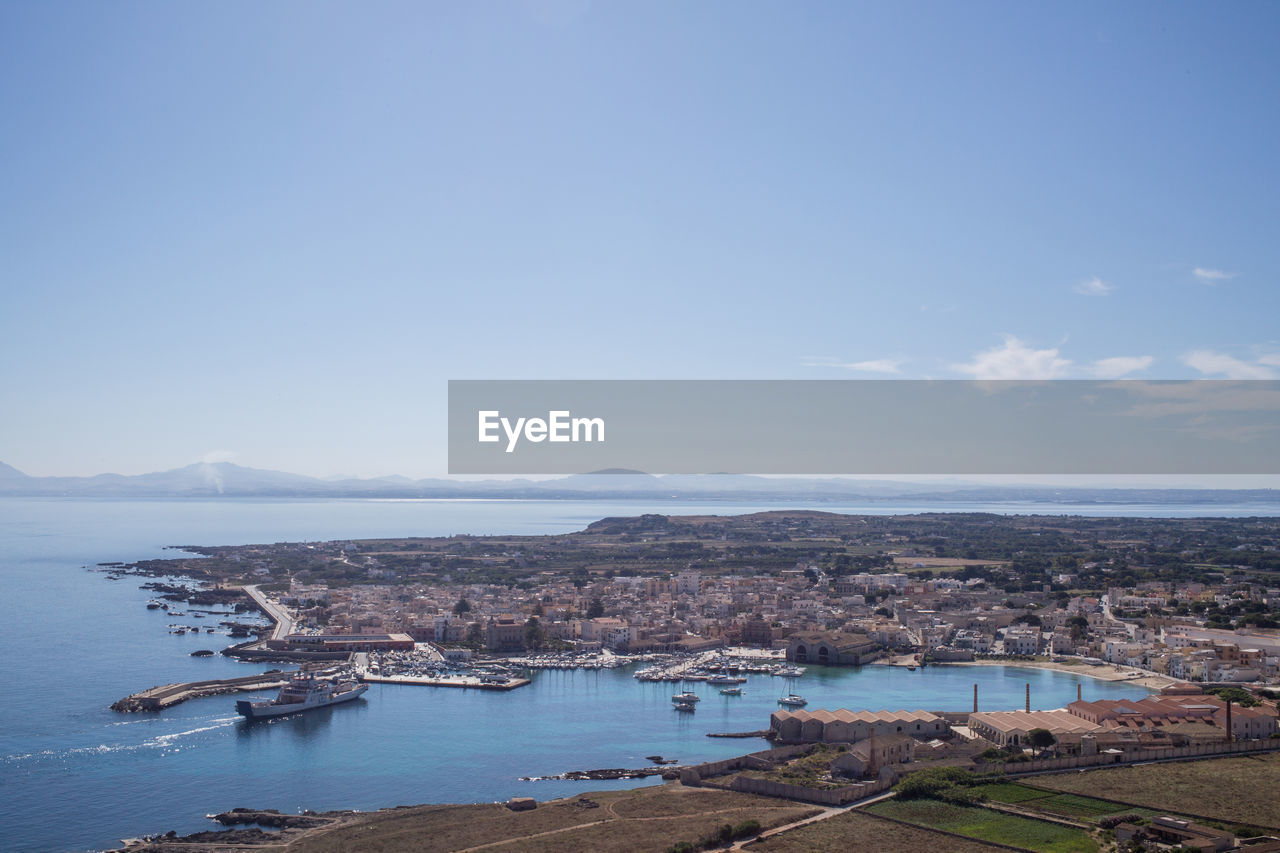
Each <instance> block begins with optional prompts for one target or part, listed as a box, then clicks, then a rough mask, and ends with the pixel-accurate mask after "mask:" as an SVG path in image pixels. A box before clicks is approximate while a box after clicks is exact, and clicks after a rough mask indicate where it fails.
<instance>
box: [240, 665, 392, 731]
mask: <svg viewBox="0 0 1280 853" xmlns="http://www.w3.org/2000/svg"><path fill="white" fill-rule="evenodd" d="M368 689H369V685H367V684H357V683H356V681H355V680H354V679H352V678H351V677H350V676H344V677H342V678H340V679H335V680H333V681H325V680H322V679H319V678H316V677H315V676H314V675H311V674H310V673H306V674H304V673H301V672H300V673H297V674H296V675H294V676H293V678H292V679H290V680H289V683H288V684H286V685H285V686H284V687H281V688H280V693H279V694H277V696H276V698H274V699H272V700H271V701H270V702H250V701H249V700H247V699H241V700H239V701H238V702H236V711H237V712H238V713H239V714H241V715H243V716H245V717H247V718H249V719H250V720H257V719H262V718H264V717H280V716H283V715H284V714H296V713H298V712H299V711H311V710H314V709H316V708H325V707H328V706H329V705H336V704H338V703H339V702H348V701H350V700H352V699H355V698H356V697H358V696H360V695H362V694H363V693H364V692H365V691H366V690H368Z"/></svg>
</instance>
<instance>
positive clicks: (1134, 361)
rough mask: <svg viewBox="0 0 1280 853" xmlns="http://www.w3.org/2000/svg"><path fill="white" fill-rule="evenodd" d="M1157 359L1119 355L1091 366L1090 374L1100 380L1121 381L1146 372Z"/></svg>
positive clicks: (1144, 356) (1146, 356) (1098, 361)
mask: <svg viewBox="0 0 1280 853" xmlns="http://www.w3.org/2000/svg"><path fill="white" fill-rule="evenodd" d="M1154 361H1155V359H1154V358H1152V357H1151V356H1149V355H1134V356H1128V355H1118V356H1115V357H1113V358H1100V359H1098V360H1097V361H1095V362H1094V363H1093V364H1091V365H1089V372H1090V373H1092V374H1093V375H1094V376H1096V377H1098V378H1099V379H1119V378H1120V377H1121V376H1127V375H1128V374H1130V373H1137V372H1138V371H1140V370H1146V369H1147V368H1148V367H1150V366H1151V364H1152V362H1154Z"/></svg>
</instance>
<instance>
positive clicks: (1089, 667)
mask: <svg viewBox="0 0 1280 853" xmlns="http://www.w3.org/2000/svg"><path fill="white" fill-rule="evenodd" d="M918 665H919V664H918V663H917V662H916V659H915V656H914V655H900V656H898V657H896V658H894V659H893V660H890V661H884V662H877V663H876V664H873V666H918ZM928 666H1007V667H1022V668H1024V669H1050V670H1053V671H1055V672H1068V673H1075V674H1076V675H1084V676H1088V677H1089V678H1096V679H1098V680H1100V681H1123V682H1125V683H1127V684H1136V685H1138V686H1140V687H1145V688H1147V689H1148V690H1156V691H1158V690H1161V689H1163V688H1165V687H1168V686H1169V685H1170V684H1178V683H1180V682H1179V680H1178V679H1176V678H1170V677H1169V676H1167V675H1157V674H1156V673H1154V672H1152V673H1142V672H1141V670H1135V669H1133V668H1132V667H1122V666H1116V665H1114V664H1093V663H1084V662H1080V663H1066V662H1060V661H1052V660H1026V661H1023V660H1016V661H1015V660H966V661H939V662H937V663H929V664H928ZM1134 672H1138V673H1140V674H1139V675H1138V676H1137V677H1134V676H1133V675H1131V673H1134Z"/></svg>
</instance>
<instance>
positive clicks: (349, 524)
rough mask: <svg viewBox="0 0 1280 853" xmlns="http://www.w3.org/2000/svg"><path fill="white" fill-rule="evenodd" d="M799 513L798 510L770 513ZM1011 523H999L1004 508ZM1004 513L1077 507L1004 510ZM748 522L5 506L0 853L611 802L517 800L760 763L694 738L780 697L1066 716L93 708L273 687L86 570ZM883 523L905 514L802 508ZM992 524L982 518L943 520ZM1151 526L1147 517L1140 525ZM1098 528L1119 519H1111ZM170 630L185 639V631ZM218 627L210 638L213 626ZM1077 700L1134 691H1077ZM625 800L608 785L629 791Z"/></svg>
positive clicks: (914, 680)
mask: <svg viewBox="0 0 1280 853" xmlns="http://www.w3.org/2000/svg"><path fill="white" fill-rule="evenodd" d="M776 506H787V507H791V508H799V507H802V506H807V505H804V504H785V505H776ZM1000 506H1007V505H1000ZM1016 507H1017V508H1016V509H1013V510H1010V509H1004V510H1003V511H1017V512H1033V511H1040V512H1049V511H1055V510H1056V511H1061V512H1081V511H1082V510H1084V509H1085V508H1075V509H1074V510H1072V509H1070V508H1063V507H1061V506H1058V505H1054V506H1052V507H1048V506H1045V507H1036V506H1033V505H1026V504H1018V505H1016ZM763 508H767V507H764V506H762V505H760V504H729V503H695V502H670V503H661V502H658V503H639V502H628V503H611V502H554V501H548V502H511V501H456V502H455V501H325V500H311V501H289V500H269V501H244V500H236V501H184V502H164V501H111V500H82V499H76V500H72V499H67V500H58V499H37V500H22V499H0V594H2V595H3V598H4V601H5V603H6V605H7V606H6V608H5V616H4V619H3V620H0V683H3V684H4V685H5V687H6V690H5V696H6V700H5V703H4V705H3V709H4V710H3V712H0V713H2V714H3V722H4V725H3V726H2V727H0V833H2V835H3V838H4V839H5V841H4V843H5V846H6V848H7V849H15V850H83V849H95V848H101V847H106V846H112V845H113V844H114V843H115V842H116V840H117V839H119V838H121V837H124V836H130V835H138V834H143V833H153V832H161V831H166V830H169V829H177V830H178V831H179V832H190V831H195V830H199V829H208V828H211V827H212V826H213V825H212V824H210V823H209V822H208V821H206V820H204V819H203V817H202V816H203V815H204V814H205V813H206V812H210V811H221V810H224V809H229V808H232V807H235V806H255V807H264V808H277V809H280V810H282V811H296V810H298V809H302V808H312V809H330V808H360V809H372V808H379V807H383V806H393V805H398V804H407V803H419V802H483V801H492V800H498V799H505V798H507V797H510V796H513V795H532V796H536V797H539V798H547V797H552V796H561V795H566V794H571V793H574V792H577V791H582V790H586V789H588V788H601V787H609V786H611V784H610V783H601V782H589V783H582V782H550V781H540V782H521V781H519V777H521V776H539V775H549V774H555V773H560V772H563V771H566V770H580V769H593V768H602V767H643V766H645V765H646V762H645V760H644V756H646V755H653V754H661V755H665V756H669V757H674V758H678V759H680V760H681V761H682V762H694V761H703V760H710V759H716V758H721V757H727V756H730V755H735V754H739V753H740V752H743V751H746V750H748V749H753V748H756V747H758V746H760V745H762V743H761V742H760V741H754V740H723V739H713V738H707V737H706V736H705V735H706V733H707V732H718V731H745V730H755V729H763V728H766V727H767V726H768V716H769V714H770V713H771V712H772V711H773V710H775V709H776V708H777V704H776V702H777V698H778V697H779V696H781V695H784V694H785V693H788V692H790V691H791V690H792V689H795V690H796V691H797V692H800V693H801V694H803V695H804V696H805V697H806V698H808V699H809V708H811V709H814V708H823V707H826V708H832V707H847V708H868V709H873V710H874V709H881V708H886V709H894V708H927V709H965V708H968V707H970V704H971V702H972V690H973V684H974V683H975V682H978V683H979V684H980V687H979V694H980V704H981V706H982V707H983V708H1009V707H1020V706H1021V705H1022V701H1023V691H1024V685H1025V684H1026V683H1028V682H1030V683H1031V689H1032V697H1033V704H1034V705H1035V706H1037V707H1058V706H1061V705H1062V704H1064V703H1065V702H1068V701H1070V700H1072V699H1074V698H1075V693H1076V684H1077V681H1078V680H1079V679H1078V678H1077V677H1076V676H1072V675H1069V674H1059V673H1051V672H1046V671H1041V670H1019V669H1005V668H998V667H929V668H927V669H924V670H919V671H916V672H909V671H906V670H902V669H890V668H887V667H874V666H873V667H866V668H864V669H862V670H849V669H822V668H818V667H811V668H810V669H809V672H808V674H807V675H806V676H805V677H804V678H802V679H799V680H797V681H795V682H794V683H793V684H789V683H787V682H784V681H783V680H781V679H777V678H771V677H767V676H753V677H752V678H751V679H750V680H749V681H748V683H747V684H746V685H744V688H745V690H746V694H745V695H744V696H741V697H724V696H720V695H719V693H718V691H716V690H714V689H713V688H710V687H707V686H699V687H698V688H697V690H698V692H699V693H701V695H702V696H703V701H702V702H701V703H700V704H699V706H698V710H697V712H696V713H695V714H693V715H685V714H679V713H676V712H674V711H672V709H671V703H670V696H671V693H672V692H674V689H675V686H674V685H670V684H646V683H641V682H639V681H636V680H635V679H633V678H631V677H630V673H629V672H627V671H601V672H554V671H553V672H543V673H539V674H538V675H537V676H536V677H535V679H534V683H533V684H532V685H530V686H528V687H525V688H521V689H519V690H516V691H513V692H511V693H488V692H479V691H464V690H450V689H432V688H425V687H409V686H393V685H373V686H371V688H370V690H369V692H368V693H367V694H366V696H365V697H364V698H363V699H361V700H357V702H356V703H353V704H352V705H348V706H343V707H338V708H333V709H328V710H323V711H319V712H314V713H312V714H308V715H304V716H302V717H297V718H291V719H284V720H275V721H271V722H267V723H257V724H254V725H252V726H251V725H248V724H246V723H244V722H242V721H240V720H239V718H237V717H236V715H235V714H234V710H233V709H234V702H235V699H236V698H244V695H243V694H241V695H239V696H235V695H233V696H220V697H210V698H207V699H201V700H196V701H192V702H188V703H186V704H184V705H180V706H178V707H176V708H173V709H170V710H168V711H165V712H163V713H161V714H158V715H145V716H144V715H120V714H116V713H114V712H112V711H110V710H109V709H108V708H107V706H108V705H109V704H110V703H111V702H113V701H115V700H116V699H119V698H120V697H122V696H124V695H125V694H128V693H132V692H134V691H136V690H139V689H143V688H145V687H149V686H151V685H154V684H161V683H166V682H170V681H180V680H188V679H196V678H212V677H226V676H229V675H244V674H249V673H252V672H258V671H262V670H263V669H267V668H270V666H271V665H270V664H267V665H248V664H239V663H236V662H234V661H231V660H228V659H226V658H222V657H221V656H215V657H213V658H200V659H197V658H191V657H190V656H189V653H190V652H191V651H193V650H195V649H198V648H214V649H217V648H221V647H222V646H223V645H226V644H228V643H230V640H229V639H228V638H226V637H223V636H209V635H203V634H202V635H190V634H188V635H185V636H175V635H170V634H168V633H167V632H166V630H165V627H164V626H165V625H166V624H167V623H168V622H170V621H173V620H172V618H171V617H169V616H168V615H167V614H165V613H163V612H161V611H147V610H146V609H145V607H144V604H145V602H146V601H147V599H148V598H149V597H150V595H149V593H148V592H147V591H146V590H142V589H139V588H138V584H139V583H140V582H141V581H140V580H139V579H135V578H126V579H125V580H121V581H108V580H106V579H105V576H104V575H102V574H98V573H94V572H89V571H86V570H85V568H84V567H85V566H92V565H93V564H95V563H98V562H102V561H110V560H122V561H132V560H137V559H144V558H148V557H159V556H164V555H165V554H166V553H168V554H169V555H172V552H165V551H164V550H163V548H164V546H166V545H176V544H237V543H250V542H275V541H290V540H291V541H297V540H316V539H330V538H359V537H372V536H388V535H423V536H430V535H447V534H452V533H474V534H485V533H559V532H565V531H569V530H577V529H581V528H582V527H583V526H585V525H586V524H588V523H590V522H591V521H594V520H596V519H598V518H600V517H603V516H606V515H632V514H638V513H641V512H665V513H717V514H733V513H740V512H753V511H758V510H760V509H763ZM812 508H815V509H825V510H829V511H844V512H864V513H866V512H876V513H890V512H902V511H925V510H927V509H929V508H927V507H921V506H914V507H906V506H893V507H889V506H875V507H865V506H844V505H832V504H817V505H813V506H812ZM946 508H947V509H954V510H957V511H961V510H963V511H984V510H985V511H1001V510H1000V509H999V508H998V507H997V506H995V505H964V506H958V505H957V506H950V505H949V506H947V507H946ZM1143 509H1146V510H1147V511H1142V510H1143ZM1214 509H1218V510H1219V511H1220V512H1221V514H1249V515H1257V514H1268V515H1274V514H1276V510H1275V508H1271V509H1269V510H1268V509H1267V508H1261V507H1258V506H1256V505H1253V506H1249V507H1247V508H1246V509H1244V510H1237V511H1236V512H1227V511H1222V508H1221V507H1217V508H1214V507H1201V508H1199V511H1198V512H1197V511H1195V508H1188V507H1179V508H1177V509H1176V510H1173V511H1171V512H1170V511H1169V510H1168V508H1163V507H1160V508H1135V507H1131V508H1130V512H1129V513H1124V514H1134V515H1155V514H1157V511H1156V510H1160V511H1162V512H1161V514H1172V512H1176V513H1177V514H1179V515H1182V514H1186V515H1196V514H1210V513H1211V512H1212V511H1213V510H1214ZM1111 514H1121V513H1118V512H1113V513H1111ZM179 621H182V622H189V621H190V620H189V619H186V618H184V619H181V620H179ZM207 621H216V620H212V619H211V620H207ZM1083 684H1084V692H1085V695H1086V697H1095V698H1096V697H1102V696H1136V695H1140V694H1141V693H1142V692H1143V691H1142V690H1141V689H1138V688H1134V687H1125V686H1116V685H1111V684H1106V683H1103V682H1097V681H1094V680H1092V679H1084V680H1083ZM637 784H641V783H639V782H637V781H635V780H623V781H620V782H617V783H613V784H612V786H613V787H634V786H636V785H637Z"/></svg>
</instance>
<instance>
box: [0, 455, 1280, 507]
mask: <svg viewBox="0 0 1280 853" xmlns="http://www.w3.org/2000/svg"><path fill="white" fill-rule="evenodd" d="M0 496H11V497H13V496H21V497H104V498H110V497H121V498H125V497H130V498H132V497H136V498H187V497H189V498H208V497H219V496H222V497H228V498H236V497H316V498H538V499H543V500H546V499H566V500H567V499H582V498H609V499H643V500H654V499H659V498H701V499H727V500H743V501H751V500H774V501H776V500H809V501H815V500H818V501H823V500H826V501H848V500H860V501H909V502H913V503H915V502H925V501H937V502H962V501H1039V502H1045V501H1049V502H1062V503H1088V502H1098V503H1220V502H1221V503H1226V502H1230V503H1241V502H1245V503H1251V502H1271V503H1274V502H1278V501H1280V490H1275V489H1153V488H1134V489H1113V488H1064V487H1057V486H1036V485H1028V486H1008V485H1000V486H995V485H983V484H975V483H964V482H943V483H907V482H898V481H893V480H854V479H848V478H837V477H833V478H826V479H807V478H799V477H794V478H786V477H754V476H750V475H744V474H669V475H666V476H661V477H655V476H653V475H651V474H644V473H641V472H639V471H626V470H609V471H598V472H595V473H591V474H575V475H573V476H569V477H561V478H559V479H554V480H540V481H534V480H483V481H460V480H445V479H424V480H413V479H410V478H408V477H398V476H393V477H375V478H371V479H361V478H356V477H350V478H343V479H320V478H317V477H308V476H305V475H302V474H288V473H285V472H282V471H266V470H262V469H258V468H245V467H243V466H240V465H233V464H231V463H230V462H197V463H195V464H193V465H187V466H186V467H184V468H175V469H173V470H172V471H159V472H155V473H151V474H137V475H131V476H126V475H122V474H98V475H97V476H94V477H31V476H28V475H26V474H24V473H22V472H21V471H19V470H18V469H17V468H14V467H13V466H11V465H6V464H4V463H3V462H0Z"/></svg>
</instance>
